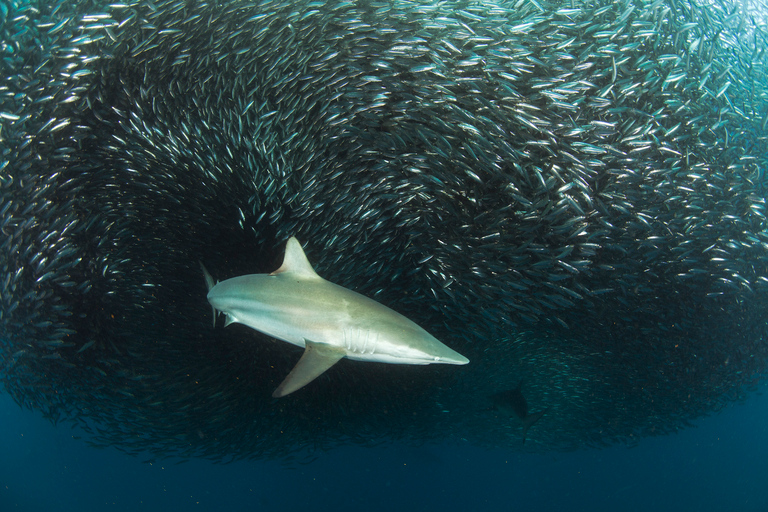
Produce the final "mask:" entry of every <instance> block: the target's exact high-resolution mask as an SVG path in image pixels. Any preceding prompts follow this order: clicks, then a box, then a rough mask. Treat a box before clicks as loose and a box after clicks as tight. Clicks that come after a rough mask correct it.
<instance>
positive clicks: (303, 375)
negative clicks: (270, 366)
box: [272, 248, 346, 398]
mask: <svg viewBox="0 0 768 512" xmlns="http://www.w3.org/2000/svg"><path fill="white" fill-rule="evenodd" d="M299 249H301V248H299ZM302 255H303V254H302ZM286 259H287V258H286ZM281 268H282V267H281ZM315 275H317V274H315ZM345 354H346V352H345V350H344V349H342V348H340V347H332V346H330V345H326V344H323V343H315V342H313V341H309V340H306V348H305V349H304V354H303V355H302V356H301V359H299V362H298V363H296V366H294V367H293V370H291V373H289V374H288V376H287V377H286V378H285V380H283V382H282V383H281V384H280V385H279V386H278V387H277V389H276V390H275V392H274V393H272V396H273V397H274V398H280V397H281V396H285V395H288V394H290V393H293V392H294V391H296V390H297V389H301V388H303V387H304V386H306V385H307V384H309V383H310V382H312V381H313V380H315V378H317V377H318V376H319V375H320V374H321V373H323V372H324V371H325V370H327V369H328V368H330V367H331V366H333V365H334V364H336V363H337V362H338V360H339V359H341V358H342V357H344V355H345Z"/></svg>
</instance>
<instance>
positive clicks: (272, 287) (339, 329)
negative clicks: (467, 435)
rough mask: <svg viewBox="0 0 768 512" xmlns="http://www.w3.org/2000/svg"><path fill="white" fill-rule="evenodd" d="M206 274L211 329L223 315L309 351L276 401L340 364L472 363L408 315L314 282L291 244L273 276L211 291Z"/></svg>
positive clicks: (277, 392)
mask: <svg viewBox="0 0 768 512" xmlns="http://www.w3.org/2000/svg"><path fill="white" fill-rule="evenodd" d="M201 266H202V263H201ZM203 273H204V274H205V281H206V284H207V285H208V302H210V303H211V306H213V309H214V325H215V321H216V311H220V312H222V313H224V314H225V315H226V322H225V324H224V325H225V326H227V325H229V324H231V323H234V322H238V323H241V324H244V325H247V326H248V327H251V328H252V329H256V330H257V331H260V332H263V333H264V334H267V335H269V336H273V337H275V338H278V339H281V340H283V341H287V342H288V343H293V344H294V345H298V346H300V347H305V349H304V354H303V355H302V356H301V359H300V360H299V362H298V363H297V364H296V366H295V367H294V368H293V370H292V371H291V373H290V374H288V376H287V377H286V378H285V380H283V382H282V383H281V384H280V386H278V388H277V389H276V390H275V392H274V393H273V394H272V396H274V397H281V396H285V395H287V394H289V393H293V392H294V391H296V390H297V389H300V388H302V387H303V386H305V385H307V384H309V383H310V382H312V381H313V380H314V379H315V378H316V377H317V376H319V375H320V374H321V373H323V372H324V371H325V370H327V369H328V368H330V367H331V366H333V365H334V364H335V363H336V362H337V361H338V360H339V359H341V358H342V357H348V358H349V359H356V360H358V361H373V362H380V363H396V364H431V363H443V364H467V363H468V362H469V359H467V358H466V357H464V356H462V355H461V354H459V353H458V352H456V351H454V350H451V349H450V348H448V347H446V346H445V345H443V344H442V343H441V342H440V341H438V340H437V339H436V338H435V337H434V336H432V335H431V334H429V333H428V332H427V331H425V330H424V329H422V328H421V327H419V326H418V325H416V324H415V323H414V322H412V321H410V320H408V319H407V318H406V317H404V316H403V315H401V314H399V313H397V312H395V311H393V310H391V309H389V308H388V307H386V306H383V305H381V304H379V303H378V302H376V301H374V300H372V299H369V298H368V297H364V296H363V295H360V294H359V293H356V292H353V291H351V290H348V289H346V288H343V287H341V286H338V285H336V284H333V283H331V282H329V281H326V280H325V279H323V278H322V277H320V276H319V275H317V273H315V270H314V269H313V268H312V265H310V263H309V261H308V260H307V257H306V256H305V255H304V251H303V250H302V248H301V244H299V242H298V240H296V238H294V237H291V238H290V239H289V240H288V243H287V244H286V247H285V258H284V260H283V264H282V265H281V266H280V268H278V269H277V270H275V271H274V272H272V273H271V274H251V275H246V276H240V277H234V278H232V279H227V280H226V281H222V282H221V283H218V284H214V282H213V278H211V276H210V274H209V273H208V271H207V270H206V269H205V267H203Z"/></svg>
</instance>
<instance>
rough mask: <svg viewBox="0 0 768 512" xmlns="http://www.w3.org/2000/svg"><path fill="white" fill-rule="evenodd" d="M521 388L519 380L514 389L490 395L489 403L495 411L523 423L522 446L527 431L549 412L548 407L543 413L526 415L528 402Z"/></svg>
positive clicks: (521, 382) (521, 384)
mask: <svg viewBox="0 0 768 512" xmlns="http://www.w3.org/2000/svg"><path fill="white" fill-rule="evenodd" d="M522 388H523V381H522V380H521V381H520V383H519V384H518V385H517V387H516V388H515V389H508V390H506V391H499V392H498V393H494V394H492V395H491V401H492V402H493V407H494V409H496V410H497V411H500V412H502V413H504V414H506V415H508V416H510V417H512V415H515V416H517V417H518V418H520V421H522V422H523V444H525V436H526V435H527V434H528V429H529V428H531V427H532V426H533V424H534V423H536V422H537V421H539V420H540V419H541V417H542V416H544V413H546V412H547V411H548V410H549V407H547V408H546V409H544V410H543V411H539V412H535V413H533V414H528V401H527V400H526V399H525V397H524V396H523V391H522Z"/></svg>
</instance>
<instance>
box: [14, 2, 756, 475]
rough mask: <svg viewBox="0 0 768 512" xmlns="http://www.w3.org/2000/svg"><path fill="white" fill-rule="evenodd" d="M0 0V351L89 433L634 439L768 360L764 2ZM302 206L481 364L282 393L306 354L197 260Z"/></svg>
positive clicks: (185, 445) (284, 443) (683, 420)
mask: <svg viewBox="0 0 768 512" xmlns="http://www.w3.org/2000/svg"><path fill="white" fill-rule="evenodd" d="M0 5H2V9H0V15H1V17H2V18H1V19H0V22H2V38H3V46H2V52H3V53H2V55H3V59H2V60H1V61H0V66H2V72H3V76H4V81H3V83H2V86H1V89H0V98H1V100H0V101H2V103H1V104H0V123H2V125H1V128H2V140H1V141H0V149H1V150H2V159H1V161H0V167H1V170H0V172H1V173H2V174H0V231H1V232H2V238H0V245H1V247H0V292H1V293H0V379H1V381H2V384H3V386H4V388H5V390H6V391H7V393H8V394H9V395H10V396H11V397H12V398H13V400H15V401H16V402H17V403H20V404H23V405H24V406H25V407H28V408H32V409H35V410H38V411H41V412H42V413H43V414H44V415H45V416H46V417H47V418H49V419H51V420H52V421H53V422H58V423H59V424H70V423H74V424H77V425H79V426H80V428H82V429H84V430H85V431H86V432H87V433H90V434H91V435H90V436H89V437H88V439H89V441H90V442H92V443H94V444H97V445H102V446H111V447H115V448H117V449H120V450H124V451H126V452H128V453H136V454H145V453H147V452H150V453H152V454H154V455H153V456H154V457H157V458H162V457H177V456H178V457H205V458H208V459H211V460H214V461H229V460H233V459H265V458H285V457H289V456H298V457H306V456H309V454H311V453H312V452H313V451H317V450H326V449H328V448H331V447H335V446H346V445H350V444H357V445H360V446H373V445H376V444H379V443H381V442H391V441H396V440H407V442H410V443H423V442H442V441H445V440H447V441H451V440H453V441H456V440H459V439H463V440H466V442H468V443H470V444H471V445H473V446H482V447H504V448H507V449H515V450H521V451H522V450H526V451H531V452H557V451H567V450H572V449H578V448H583V447H588V446H606V445H611V444H615V443H620V444H630V445H634V444H636V443H637V442H638V439H639V438H641V437H643V436H650V435H664V434H671V433H674V432H677V431H678V430H680V429H681V428H684V427H686V426H687V425H689V424H690V422H691V421H692V420H694V419H696V418H699V417H701V416H705V415H707V414H710V413H713V412H716V411H718V410H720V409H721V408H722V407H724V406H725V405H727V404H728V403H730V402H732V401H734V400H740V399H743V398H744V397H745V396H746V395H747V394H748V393H749V392H750V390H752V389H754V388H755V386H757V385H758V384H759V382H760V380H761V379H763V378H764V372H765V367H766V362H767V361H768V344H767V343H766V341H765V339H766V314H765V313H766V304H768V302H766V298H767V297H766V295H767V294H768V257H767V256H768V232H767V231H766V227H767V223H766V217H765V193H764V192H765V190H764V184H765V176H764V170H765V169H766V165H767V164H768V162H766V159H767V157H768V144H767V143H766V119H768V94H766V92H767V91H768V88H767V87H766V85H768V73H767V71H768V69H767V68H766V52H765V49H766V36H765V35H764V34H763V31H762V30H763V29H762V28H761V27H765V26H766V17H765V16H766V10H765V9H764V6H763V5H762V4H754V5H753V4H750V5H749V6H742V4H740V3H731V2H728V1H725V2H722V3H711V2H701V3H699V2H693V1H682V2H665V1H662V0H659V1H656V2H643V1H618V2H614V1H611V2H608V1H606V2H584V3H579V2H573V3H571V4H569V6H568V7H564V6H563V5H562V4H561V3H560V2H552V3H547V2H539V1H527V0H520V1H517V2H466V1H449V2H439V3H432V2H426V1H418V0H415V1H406V0H402V1H400V0H398V1H393V2H378V1H359V2H348V1H340V2H313V1H286V0H271V1H264V2H246V1H233V2H225V1H220V2H205V1H179V0H167V1H165V0H156V1H127V2H124V3H114V2H100V1H97V0H89V1H69V0H68V1H66V2H64V1H62V2H59V3H55V2H54V3H51V2H42V1H40V2H21V1H11V2H5V3H3V4H0ZM291 236H295V237H296V238H297V239H298V240H301V243H302V244H303V246H304V251H305V252H306V256H307V258H308V260H309V261H310V262H311V264H312V266H313V268H314V269H315V270H316V271H317V273H318V274H319V275H320V276H322V277H324V278H325V279H327V280H329V281H331V282H333V283H336V284H338V285H340V286H343V287H345V288H347V289H350V290H354V291H356V292H358V293H361V294H363V295H366V296H368V297H370V298H373V299H375V300H377V301H378V302H380V303H381V304H383V305H385V306H387V307H389V308H391V309H393V310H395V311H397V312H399V313H401V314H403V315H406V316H407V317H408V318H409V319H411V320H413V321H414V322H415V323H416V324H418V325H419V326H421V327H423V328H424V329H425V330H426V331H428V332H429V333H430V334H431V335H432V336H434V337H435V338H436V339H438V340H440V342H442V343H443V344H445V345H446V346H447V347H450V349H452V350H454V351H456V352H457V353H459V354H461V355H462V356H465V357H466V358H468V359H469V360H470V361H471V362H470V363H469V364H468V365H466V366H448V365H428V366H412V365H392V364H380V363H368V362H360V361H351V360H347V359H342V360H341V361H339V362H338V363H336V364H335V365H333V366H332V367H330V368H329V369H328V370H327V371H326V372H324V373H322V374H321V375H320V376H319V377H318V378H317V379H315V380H313V381H312V382H310V383H309V384H308V385H306V386H305V387H303V388H302V389H299V390H298V391H296V392H295V393H293V394H291V395H290V396H287V397H284V398H281V399H273V398H272V396H271V395H272V393H273V391H274V390H275V389H276V388H277V387H278V385H279V384H280V382H282V381H283V379H284V378H285V376H286V375H287V374H288V372H290V369H291V368H293V367H294V366H295V365H296V362H297V361H298V360H299V357H300V350H298V349H296V348H295V347H292V346H290V345H289V344H287V343H283V342H281V341H275V340H273V339H270V338H269V337H267V336H264V335H261V334H259V333H257V332H255V331H253V330H251V329H249V328H247V327H245V326H242V325H231V326H229V327H227V328H226V329H224V328H222V327H221V326H220V325H219V327H216V328H213V327H211V325H210V310H209V305H208V303H207V301H206V293H207V292H206V284H205V282H204V279H203V276H202V275H201V271H200V268H199V263H198V262H203V263H204V265H205V267H206V268H207V269H208V270H209V271H210V273H211V275H213V276H215V277H216V278H217V279H220V280H222V281H223V280H225V279H229V278H233V277H236V276H241V275H245V274H254V273H265V272H272V271H274V270H275V269H277V268H278V267H279V266H280V264H281V262H282V259H283V251H284V247H285V243H286V241H287V240H288V239H289V238H290V237H291ZM310 341H311V340H310ZM521 382H522V383H523V385H522V387H521V388H520V390H519V395H521V396H522V398H523V399H524V403H525V404H526V405H527V408H528V413H526V414H523V415H520V414H517V413H514V411H515V405H514V404H518V410H522V409H520V407H519V404H521V403H522V402H521V401H520V396H517V395H516V398H515V399H514V400H513V401H512V402H509V401H508V405H509V406H510V407H508V409H509V410H511V411H512V412H513V414H511V415H510V414H503V413H502V411H501V410H500V409H499V407H498V405H499V404H498V403H496V404H494V400H493V397H494V396H499V395H498V394H499V393H505V392H510V391H515V390H516V389H517V387H518V385H519V384H520V383H521ZM507 396H508V398H509V396H510V395H507ZM540 411H546V413H545V414H543V415H541V417H540V418H538V420H537V421H535V423H533V424H531V425H528V426H527V428H528V430H527V432H525V444H524V445H523V443H522V440H523V435H524V429H525V428H526V422H525V421H524V419H525V418H526V417H527V415H528V414H536V413H538V412H540Z"/></svg>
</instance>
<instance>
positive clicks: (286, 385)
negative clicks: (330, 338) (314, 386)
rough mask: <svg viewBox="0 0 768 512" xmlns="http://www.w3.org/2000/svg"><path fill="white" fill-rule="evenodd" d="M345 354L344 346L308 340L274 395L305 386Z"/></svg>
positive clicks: (287, 392)
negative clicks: (299, 357) (294, 364)
mask: <svg viewBox="0 0 768 512" xmlns="http://www.w3.org/2000/svg"><path fill="white" fill-rule="evenodd" d="M345 355H346V351H345V350H344V349H343V348H340V347H332V346H330V345H325V344H323V343H315V342H313V341H309V340H307V341H306V348H305V349H304V354H303V355H302V356H301V359H299V362H298V363H296V366H294V367H293V370H291V373H289V374H288V376H287V377H286V378H285V380H283V382H282V383H281V384H280V386H278V387H277V389H276V390H275V392H274V393H272V396H273V397H275V398H280V397H281V396H285V395H288V394H290V393H293V392H294V391H296V390H297V389H301V388H303V387H304V386H306V385H307V384H309V383H310V382H312V381H313V380H315V379H316V378H317V377H318V376H319V375H320V374H321V373H323V372H324V371H325V370H327V369H328V368H330V367H331V366H333V365H334V364H336V362H337V361H338V360H339V359H341V358H342V357H344V356H345Z"/></svg>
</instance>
